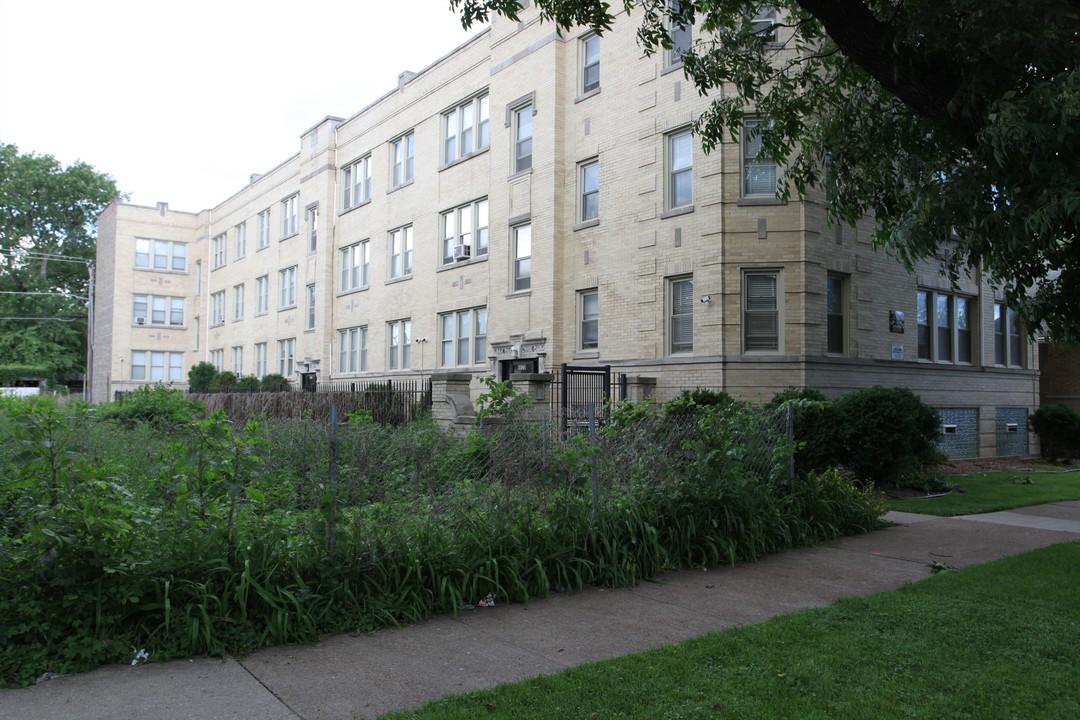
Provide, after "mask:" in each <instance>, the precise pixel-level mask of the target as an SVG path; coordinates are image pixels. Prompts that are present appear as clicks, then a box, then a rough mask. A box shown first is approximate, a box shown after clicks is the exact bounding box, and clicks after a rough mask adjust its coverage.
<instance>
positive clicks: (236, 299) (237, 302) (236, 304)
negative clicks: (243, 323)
mask: <svg viewBox="0 0 1080 720" xmlns="http://www.w3.org/2000/svg"><path fill="white" fill-rule="evenodd" d="M232 318H233V320H243V319H244V284H243V283H240V284H239V285H233V313H232Z"/></svg>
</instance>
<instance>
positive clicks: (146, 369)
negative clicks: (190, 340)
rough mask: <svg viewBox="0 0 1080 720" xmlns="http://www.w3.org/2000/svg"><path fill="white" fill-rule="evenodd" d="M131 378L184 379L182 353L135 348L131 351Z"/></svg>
mask: <svg viewBox="0 0 1080 720" xmlns="http://www.w3.org/2000/svg"><path fill="white" fill-rule="evenodd" d="M131 379H132V380H153V381H155V382H180V381H182V380H183V379H184V354H183V353H179V352H153V351H149V350H135V351H133V352H132V353H131Z"/></svg>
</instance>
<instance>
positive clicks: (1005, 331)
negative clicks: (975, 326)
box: [994, 303, 1024, 367]
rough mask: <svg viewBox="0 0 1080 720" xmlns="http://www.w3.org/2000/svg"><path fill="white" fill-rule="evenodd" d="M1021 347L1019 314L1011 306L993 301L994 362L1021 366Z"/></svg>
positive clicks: (1005, 365)
mask: <svg viewBox="0 0 1080 720" xmlns="http://www.w3.org/2000/svg"><path fill="white" fill-rule="evenodd" d="M1023 348H1024V342H1023V332H1022V330H1021V327H1020V316H1019V315H1017V314H1016V311H1015V310H1013V309H1012V308H1009V307H1006V306H1005V305H1003V304H1001V303H994V364H995V365H1002V366H1004V367H1022V366H1023V364H1024V357H1023Z"/></svg>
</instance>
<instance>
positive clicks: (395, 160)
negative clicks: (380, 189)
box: [390, 132, 415, 188]
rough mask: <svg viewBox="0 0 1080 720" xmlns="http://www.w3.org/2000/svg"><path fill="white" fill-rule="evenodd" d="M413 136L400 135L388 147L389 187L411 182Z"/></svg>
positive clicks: (413, 148) (413, 151)
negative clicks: (389, 164)
mask: <svg viewBox="0 0 1080 720" xmlns="http://www.w3.org/2000/svg"><path fill="white" fill-rule="evenodd" d="M414 153H415V144H414V140H413V134H412V133H411V132H410V133H408V134H407V135H402V136H401V137H399V138H398V139H397V140H395V141H394V142H393V143H391V145H390V158H391V159H390V163H391V166H390V187H391V188H396V187H401V186H402V185H404V184H405V183H410V182H412V180H413V155H414Z"/></svg>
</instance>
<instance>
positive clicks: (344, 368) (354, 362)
mask: <svg viewBox="0 0 1080 720" xmlns="http://www.w3.org/2000/svg"><path fill="white" fill-rule="evenodd" d="M338 346H339V347H340V349H341V353H340V357H341V359H340V362H339V363H338V364H339V367H338V371H339V372H343V373H354V372H366V371H367V369H368V331H367V326H366V325H362V326H361V327H354V328H346V329H345V330H339V331H338Z"/></svg>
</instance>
